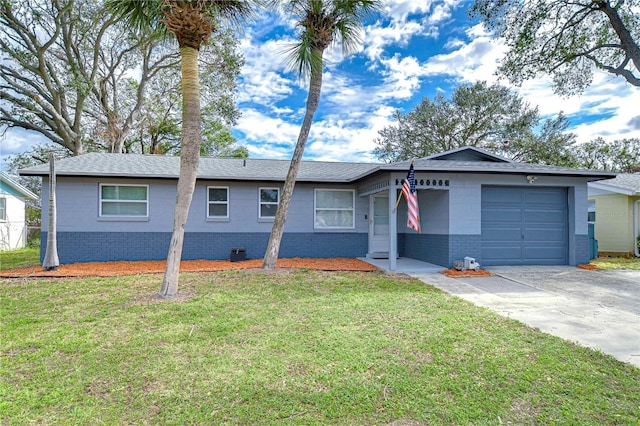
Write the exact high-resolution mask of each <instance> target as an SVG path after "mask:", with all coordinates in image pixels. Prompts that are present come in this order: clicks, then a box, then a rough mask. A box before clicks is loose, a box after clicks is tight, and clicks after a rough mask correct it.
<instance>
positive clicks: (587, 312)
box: [410, 266, 640, 367]
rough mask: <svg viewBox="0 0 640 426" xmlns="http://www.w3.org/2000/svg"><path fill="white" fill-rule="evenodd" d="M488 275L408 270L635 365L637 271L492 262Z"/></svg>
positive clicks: (639, 334)
mask: <svg viewBox="0 0 640 426" xmlns="http://www.w3.org/2000/svg"><path fill="white" fill-rule="evenodd" d="M487 270H489V271H491V272H493V273H494V274H496V275H495V276H492V277H474V278H448V277H446V276H444V275H442V274H439V273H419V272H418V273H410V275H412V276H414V277H416V278H419V279H420V280H422V281H424V282H426V283H428V284H432V285H434V286H435V287H438V288H440V289H442V290H444V291H446V292H448V293H451V294H454V295H456V296H459V297H461V298H463V299H466V300H469V301H471V302H473V303H475V304H477V305H479V306H484V307H487V308H489V309H492V310H494V311H496V312H497V313H499V314H501V315H504V316H507V317H510V318H514V319H517V320H519V321H521V322H523V323H525V324H527V325H529V326H532V327H537V328H539V329H540V330H541V331H543V332H546V333H549V334H553V335H556V336H559V337H562V338H564V339H567V340H570V341H572V342H577V343H579V344H581V345H583V346H586V347H589V348H593V349H598V350H600V351H602V352H604V353H607V354H610V355H613V356H614V357H615V358H617V359H619V360H620V361H623V362H627V363H630V364H633V365H635V366H637V367H640V271H626V270H625V271H613V270H610V271H586V270H582V269H578V268H574V267H570V266H495V267H488V268H487Z"/></svg>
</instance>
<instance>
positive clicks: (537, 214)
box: [523, 209, 566, 229]
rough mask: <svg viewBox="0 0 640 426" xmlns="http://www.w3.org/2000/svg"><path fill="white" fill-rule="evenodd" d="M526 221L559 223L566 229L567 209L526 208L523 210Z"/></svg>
mask: <svg viewBox="0 0 640 426" xmlns="http://www.w3.org/2000/svg"><path fill="white" fill-rule="evenodd" d="M523 220H524V222H525V223H557V224H558V226H559V227H561V228H563V229H564V224H565V222H566V211H563V210H557V209H544V210H541V209H539V210H525V211H524V212H523Z"/></svg>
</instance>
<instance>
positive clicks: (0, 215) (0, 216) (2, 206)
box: [0, 198, 7, 221]
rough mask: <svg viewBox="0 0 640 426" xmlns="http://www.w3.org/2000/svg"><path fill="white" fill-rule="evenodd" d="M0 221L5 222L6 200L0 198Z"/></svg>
mask: <svg viewBox="0 0 640 426" xmlns="http://www.w3.org/2000/svg"><path fill="white" fill-rule="evenodd" d="M0 220H2V221H5V220H7V199H6V198H0Z"/></svg>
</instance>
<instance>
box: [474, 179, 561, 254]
mask: <svg viewBox="0 0 640 426" xmlns="http://www.w3.org/2000/svg"><path fill="white" fill-rule="evenodd" d="M481 222H482V226H481V228H482V231H481V232H482V262H483V264H485V265H488V266H489V265H563V264H566V263H567V256H568V212H567V191H566V189H565V188H539V187H538V188H531V187H491V186H485V187H483V188H482V220H481Z"/></svg>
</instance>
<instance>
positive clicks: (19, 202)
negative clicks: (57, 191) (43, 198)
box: [0, 172, 38, 251]
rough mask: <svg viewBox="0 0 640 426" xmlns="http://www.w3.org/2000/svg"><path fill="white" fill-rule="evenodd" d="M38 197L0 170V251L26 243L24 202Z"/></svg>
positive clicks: (20, 246) (19, 246) (13, 248)
mask: <svg viewBox="0 0 640 426" xmlns="http://www.w3.org/2000/svg"><path fill="white" fill-rule="evenodd" d="M36 198H38V197H37V196H36V195H35V194H34V193H33V192H31V191H29V190H28V189H27V188H25V187H24V186H22V185H20V184H19V183H18V182H16V181H15V180H13V179H11V177H9V175H8V174H6V173H5V172H0V251H7V250H15V249H19V248H23V247H24V246H25V245H26V244H27V226H26V221H25V214H24V212H25V209H24V207H25V202H26V200H35V199H36Z"/></svg>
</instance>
